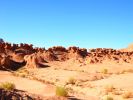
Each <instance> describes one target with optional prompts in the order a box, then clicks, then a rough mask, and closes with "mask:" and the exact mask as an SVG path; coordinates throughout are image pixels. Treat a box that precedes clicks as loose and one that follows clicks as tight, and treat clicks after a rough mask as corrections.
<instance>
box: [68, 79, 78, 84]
mask: <svg viewBox="0 0 133 100" xmlns="http://www.w3.org/2000/svg"><path fill="white" fill-rule="evenodd" d="M67 83H68V84H75V83H76V79H75V78H73V77H70V78H69V79H68V82H67Z"/></svg>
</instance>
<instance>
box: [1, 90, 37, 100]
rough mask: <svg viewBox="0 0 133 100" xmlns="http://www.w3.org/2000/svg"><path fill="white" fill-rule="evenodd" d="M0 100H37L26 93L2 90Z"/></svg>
mask: <svg viewBox="0 0 133 100" xmlns="http://www.w3.org/2000/svg"><path fill="white" fill-rule="evenodd" d="M0 100H35V98H33V97H30V96H29V95H27V94H24V93H18V92H16V91H8V90H4V89H0Z"/></svg>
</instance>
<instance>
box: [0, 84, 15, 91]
mask: <svg viewBox="0 0 133 100" xmlns="http://www.w3.org/2000/svg"><path fill="white" fill-rule="evenodd" d="M0 88H3V89H5V90H14V89H15V84H13V83H10V82H4V83H1V84H0Z"/></svg>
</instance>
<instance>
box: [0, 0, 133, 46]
mask: <svg viewBox="0 0 133 100" xmlns="http://www.w3.org/2000/svg"><path fill="white" fill-rule="evenodd" d="M0 38H3V39H4V40H6V41H8V42H12V43H20V42H24V43H32V44H34V45H35V46H40V47H46V48H47V47H51V46H56V45H61V46H65V47H68V46H73V45H75V46H79V47H85V48H96V47H107V48H108V47H111V48H122V47H126V46H127V45H128V44H129V43H132V42H133V0H0Z"/></svg>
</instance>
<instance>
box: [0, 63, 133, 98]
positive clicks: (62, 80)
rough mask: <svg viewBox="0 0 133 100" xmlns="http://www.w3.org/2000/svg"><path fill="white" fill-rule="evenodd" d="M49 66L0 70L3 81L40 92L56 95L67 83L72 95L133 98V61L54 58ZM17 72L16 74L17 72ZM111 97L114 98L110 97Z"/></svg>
mask: <svg viewBox="0 0 133 100" xmlns="http://www.w3.org/2000/svg"><path fill="white" fill-rule="evenodd" d="M48 65H49V66H50V67H47V68H35V69H20V70H18V71H15V72H13V74H12V73H10V72H6V71H0V82H5V81H9V82H12V83H14V84H15V85H16V88H17V89H20V90H24V91H27V92H29V93H32V94H38V95H40V96H55V95H56V94H55V87H56V86H65V87H66V88H67V89H68V92H69V96H72V97H74V98H77V99H81V100H110V99H107V98H109V97H110V98H113V100H133V65H132V64H130V63H122V64H116V63H103V64H89V65H87V64H77V63H75V62H72V61H67V62H58V61H55V62H51V63H48ZM14 75H15V76H14ZM111 100H112V99H111Z"/></svg>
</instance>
